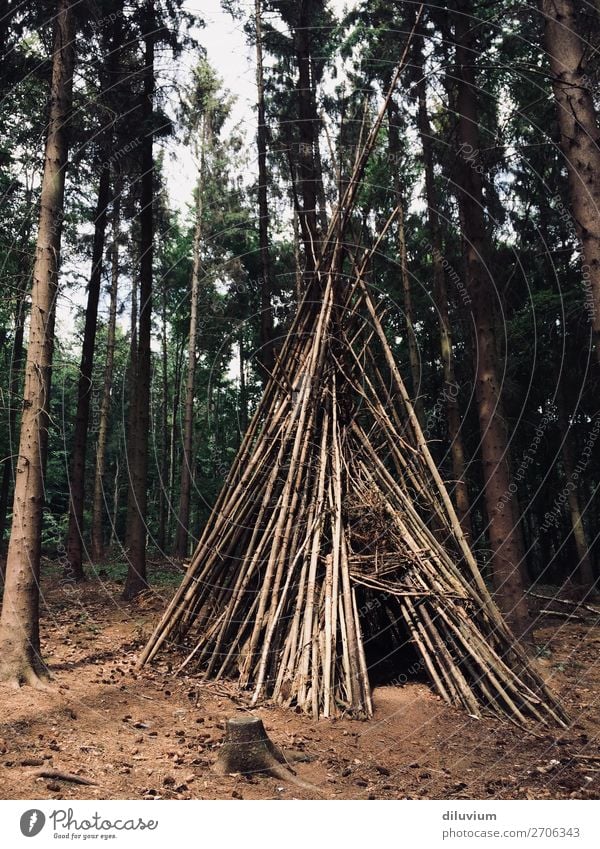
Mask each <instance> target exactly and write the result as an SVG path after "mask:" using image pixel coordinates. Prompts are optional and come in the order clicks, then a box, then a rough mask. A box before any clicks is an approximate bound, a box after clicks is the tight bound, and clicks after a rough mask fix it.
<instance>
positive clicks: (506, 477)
mask: <svg viewBox="0 0 600 849" xmlns="http://www.w3.org/2000/svg"><path fill="white" fill-rule="evenodd" d="M457 12H458V14H456V15H455V39H456V78H457V81H458V92H457V110H458V134H457V135H458V155H457V166H456V167H457V181H456V182H457V188H458V200H459V207H460V218H461V227H462V231H463V245H464V254H465V275H466V285H467V290H468V293H469V296H470V299H471V309H472V314H473V322H474V325H475V334H476V343H477V356H476V374H475V394H476V400H477V409H478V414H479V426H480V431H481V458H482V465H483V477H484V497H485V505H486V510H487V515H488V529H487V530H488V535H489V542H490V548H491V552H492V557H491V565H492V576H493V581H494V587H495V597H496V600H497V602H498V604H499V606H500V608H501V610H502V612H503V613H504V616H505V618H506V619H507V621H508V622H509V624H510V625H511V627H512V629H513V632H514V633H515V635H516V636H517V637H522V636H523V635H524V634H525V632H526V631H527V629H528V627H529V624H530V622H529V611H528V607H527V602H526V599H525V595H524V580H523V570H524V563H525V560H524V551H523V543H522V538H521V531H520V528H519V525H518V517H517V516H516V515H515V509H514V500H513V499H510V498H509V501H508V503H505V498H506V497H507V496H509V495H510V493H511V491H512V489H513V488H514V485H513V482H512V477H511V471H510V454H509V443H508V436H507V432H506V428H505V419H504V415H503V412H502V405H501V393H500V382H499V380H498V366H497V355H496V339H495V332H494V318H493V302H494V296H495V288H494V281H493V280H492V279H491V278H490V276H489V268H490V265H489V262H486V259H489V256H490V244H489V237H488V234H487V230H486V224H485V217H484V199H483V190H482V180H481V175H480V173H479V170H478V169H477V168H474V167H473V166H472V163H471V162H470V161H467V158H466V155H465V154H466V153H467V152H470V153H472V152H473V151H478V150H479V149H480V145H479V132H478V111H477V89H476V87H475V74H474V71H473V55H474V53H473V46H472V45H473V42H472V29H471V26H472V23H471V22H472V20H473V6H472V2H471V0H461V2H460V3H459V4H458V8H457Z"/></svg>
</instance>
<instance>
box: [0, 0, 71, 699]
mask: <svg viewBox="0 0 600 849" xmlns="http://www.w3.org/2000/svg"><path fill="white" fill-rule="evenodd" d="M71 6H72V4H71V2H70V0H59V2H58V4H57V9H56V16H55V22H54V40H53V57H52V80H51V90H50V114H49V123H48V135H47V138H46V147H45V158H44V171H43V177H42V188H41V201H40V218H39V228H38V236H37V245H36V255H35V264H34V269H33V288H32V293H31V318H30V327H29V341H28V346H27V360H26V365H25V389H24V402H23V416H22V420H21V434H20V442H19V457H18V461H17V465H16V481H15V493H14V501H13V520H12V528H11V535H10V542H9V546H8V555H7V561H6V582H5V587H4V597H3V603H2V616H1V618H0V680H4V681H10V682H13V683H15V684H21V683H29V684H33V685H41V684H42V683H43V679H44V678H46V677H47V671H46V667H45V664H44V662H43V660H42V657H41V652H40V636H39V580H40V545H41V529H42V513H43V504H44V461H45V456H46V448H47V442H48V408H49V402H50V398H49V396H50V382H51V370H52V355H53V348H54V318H55V310H56V295H57V290H58V257H59V251H60V240H61V232H62V218H63V201H64V187H65V171H66V167H67V160H68V140H67V129H66V124H67V121H68V118H69V114H70V111H71V105H72V91H73V69H74V64H75V49H74V25H73V12H72V8H71Z"/></svg>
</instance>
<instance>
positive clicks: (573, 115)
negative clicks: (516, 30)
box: [540, 0, 600, 362]
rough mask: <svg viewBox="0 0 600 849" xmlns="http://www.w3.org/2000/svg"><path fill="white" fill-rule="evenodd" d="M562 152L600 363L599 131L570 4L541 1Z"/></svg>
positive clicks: (566, 0)
mask: <svg viewBox="0 0 600 849" xmlns="http://www.w3.org/2000/svg"><path fill="white" fill-rule="evenodd" d="M540 9H541V12H542V15H543V16H544V24H545V42H546V50H547V52H548V57H549V60H550V68H551V70H552V77H553V80H552V85H553V89H554V98H555V100H556V109H557V115H558V126H559V129H560V146H561V150H562V152H563V154H564V157H565V162H566V166H567V172H568V175H569V195H570V200H571V209H572V212H573V217H574V219H575V226H576V228H577V233H578V236H579V239H580V241H581V248H582V253H583V269H582V272H583V285H584V290H585V301H586V304H585V309H586V313H587V314H588V317H589V318H590V319H591V324H592V332H593V341H594V347H595V349H596V358H597V360H598V362H600V147H599V144H600V129H599V127H598V120H597V116H596V111H595V108H594V101H593V99H592V94H591V91H590V87H589V78H588V76H587V74H586V68H585V61H584V47H585V44H586V41H585V39H584V38H583V37H582V35H580V34H579V32H578V29H577V20H576V12H575V4H574V3H573V0H540Z"/></svg>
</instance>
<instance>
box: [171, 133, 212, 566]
mask: <svg viewBox="0 0 600 849" xmlns="http://www.w3.org/2000/svg"><path fill="white" fill-rule="evenodd" d="M202 132H203V138H202V152H201V154H200V163H199V166H198V183H197V186H196V226H195V229H194V248H193V264H192V279H191V285H190V329H189V336H188V363H187V378H186V384H185V403H184V414H183V457H182V460H181V483H180V490H179V513H178V520H177V530H176V532H175V556H176V557H179V558H180V559H181V560H183V559H184V558H185V557H187V553H188V540H189V524H190V499H191V494H192V477H193V475H192V467H193V463H194V459H193V442H194V387H195V378H196V339H197V336H198V295H199V291H200V246H201V242H202V191H203V181H204V162H205V158H204V157H205V145H206V120H205V121H204V127H203V131H202Z"/></svg>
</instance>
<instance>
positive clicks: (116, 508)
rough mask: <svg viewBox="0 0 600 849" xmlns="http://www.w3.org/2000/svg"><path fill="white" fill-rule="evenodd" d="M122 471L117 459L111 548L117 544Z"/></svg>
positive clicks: (111, 524)
mask: <svg viewBox="0 0 600 849" xmlns="http://www.w3.org/2000/svg"><path fill="white" fill-rule="evenodd" d="M120 471H121V465H120V463H119V458H118V457H117V462H116V463H115V477H114V480H113V509H112V520H111V523H110V540H109V543H108V544H109V546H110V548H112V547H113V545H115V543H116V542H117V519H118V516H119V472H120Z"/></svg>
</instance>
